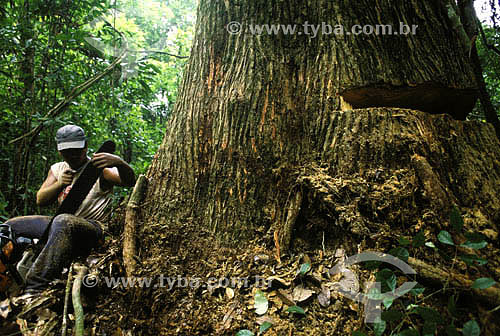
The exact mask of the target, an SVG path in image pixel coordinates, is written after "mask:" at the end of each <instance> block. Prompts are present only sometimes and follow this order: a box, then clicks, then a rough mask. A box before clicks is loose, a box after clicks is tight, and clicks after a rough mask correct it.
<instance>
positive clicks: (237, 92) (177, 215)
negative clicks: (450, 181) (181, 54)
mask: <svg viewBox="0 0 500 336" xmlns="http://www.w3.org/2000/svg"><path fill="white" fill-rule="evenodd" d="M367 9H369V10H368V11H367ZM410 18H412V19H410ZM231 21H237V22H241V23H243V26H246V25H248V24H250V23H256V24H264V23H269V24H278V23H281V24H299V25H300V24H303V23H305V22H309V23H315V24H317V23H321V22H326V23H328V24H330V25H332V26H335V25H336V24H343V25H344V26H345V27H351V26H352V25H354V24H361V25H365V24H372V25H375V24H392V25H393V26H394V27H395V29H399V25H400V22H404V23H405V24H406V25H408V26H410V27H411V26H412V25H418V29H417V34H416V35H403V36H402V35H398V36H384V35H378V36H377V35H368V36H364V35H359V36H353V35H350V36H349V35H344V36H340V35H338V36H337V35H333V34H332V35H321V34H318V36H317V37H316V38H311V36H307V35H304V34H301V35H298V34H296V35H293V36H290V35H288V36H287V35H284V34H279V35H277V36H276V35H266V34H262V35H260V36H254V35H252V34H250V33H247V34H240V35H230V34H229V33H228V32H227V31H226V29H225V27H226V25H227V24H228V23H229V22H231ZM431 27H432V29H431ZM301 28H302V27H299V29H301ZM349 29H350V28H349ZM196 32H197V33H196V38H195V42H194V46H193V51H192V56H191V60H190V63H189V67H188V69H187V71H186V75H185V78H184V82H183V85H182V88H181V92H180V95H179V100H178V102H177V106H176V109H175V112H174V116H173V119H172V120H171V121H170V123H169V125H168V127H167V129H168V131H167V134H166V136H165V140H164V142H163V144H162V145H161V148H160V150H159V151H158V154H157V156H156V158H155V160H154V162H153V165H152V168H151V169H150V172H149V177H150V178H151V179H152V181H153V182H152V185H151V187H150V191H149V195H148V200H149V203H148V204H150V208H149V211H148V212H147V213H148V219H149V220H151V222H162V223H163V222H164V224H168V225H170V224H172V225H176V224H178V223H182V222H184V221H186V220H187V218H192V219H193V221H194V223H196V224H193V225H199V227H200V228H207V229H210V230H211V231H212V232H213V233H214V234H216V235H217V236H219V237H221V238H222V239H223V241H225V242H231V241H232V240H235V239H236V238H238V239H244V238H248V237H251V236H252V234H253V232H254V230H255V228H256V227H258V226H264V227H266V228H269V227H271V226H275V227H276V229H278V230H279V229H280V228H281V226H282V225H283V223H284V222H286V216H287V211H288V210H287V205H288V204H289V200H290V198H291V197H290V193H293V192H295V191H293V186H294V185H295V184H296V179H297V174H299V173H300V172H301V169H302V168H301V167H303V166H312V165H314V164H316V165H318V166H319V165H321V164H322V163H326V164H329V165H330V167H331V169H330V174H332V176H336V175H337V174H339V173H340V172H342V173H345V174H352V173H358V174H360V175H361V176H365V175H366V173H367V171H368V170H370V169H377V168H379V169H388V168H391V169H393V170H397V169H403V168H410V166H409V164H410V160H409V158H410V157H411V155H412V154H413V153H414V152H415V151H417V150H418V151H424V148H420V149H419V148H418V147H417V148H415V149H412V148H409V147H408V142H407V141H404V138H406V137H409V138H411V139H413V140H412V141H417V142H418V143H420V142H422V141H425V140H426V138H425V137H423V136H422V135H419V134H413V132H414V131H415V130H416V129H413V130H412V129H411V128H410V125H409V124H408V122H407V121H406V120H413V118H416V120H420V119H422V118H425V119H422V120H420V121H419V122H420V123H425V122H426V120H441V119H442V118H444V117H438V118H437V119H429V117H428V116H427V115H426V114H425V113H420V114H418V113H414V112H411V111H402V110H398V109H395V110H393V111H391V110H390V109H385V110H382V111H384V112H380V110H373V109H366V110H361V111H356V112H347V113H341V112H339V110H341V109H342V107H344V109H346V108H345V107H346V106H349V105H350V106H352V107H379V106H397V107H406V108H414V109H417V108H418V109H420V110H423V111H427V112H448V113H450V114H451V115H453V116H455V117H456V118H459V119H461V118H463V117H464V116H465V115H466V114H467V113H468V112H469V111H470V110H471V109H472V107H473V104H474V102H475V88H474V86H473V84H471V83H473V75H472V72H471V69H470V66H469V63H468V60H467V58H466V52H465V50H463V49H462V48H461V47H460V43H459V39H458V37H457V35H456V33H455V30H453V29H452V28H451V27H450V26H449V25H448V17H447V11H446V8H444V7H443V6H442V4H441V3H440V2H428V1H408V2H405V3H404V5H402V6H400V7H399V8H397V9H395V8H393V4H392V2H390V1H375V2H374V1H357V2H356V3H353V2H352V1H349V2H347V1H341V2H338V1H335V2H332V1H315V2H303V1H294V2H292V3H287V4H283V3H282V2H276V1H242V2H239V3H238V5H236V4H234V3H233V2H224V1H201V2H200V7H199V20H198V24H197V30H196ZM377 111H378V112H377ZM380 113H382V116H383V117H381V116H380ZM393 114H395V115H396V116H392V115H393ZM382 121H384V122H386V123H387V124H386V125H389V126H390V127H389V126H388V127H389V128H386V129H383V128H382V125H381V124H380V123H381V122H382ZM450 122H451V120H450ZM445 124H446V123H445ZM391 127H392V128H391ZM429 127H431V128H432V127H434V126H433V125H432V123H430V122H429ZM479 129H480V127H478V130H479ZM421 131H427V130H426V129H421ZM351 132H354V133H353V134H352V137H347V136H346V135H347V134H350V133H351ZM376 134H380V137H378V138H376V137H375V135H376ZM332 136H333V137H332ZM471 136H472V135H471ZM463 138H464V135H462V134H457V139H463ZM485 141H486V140H485ZM491 141H493V140H491ZM430 145H431V144H430ZM362 151H366V155H364V156H363V155H361V154H363V153H360V152H362ZM453 155H455V154H453ZM456 155H460V153H458V154H456ZM405 157H406V158H407V160H404V158H405ZM434 161H435V162H436V163H439V164H440V165H442V164H443V162H439V161H440V157H439V156H438V157H436V158H435V159H434ZM429 162H431V163H432V162H433V161H432V160H430V161H429ZM446 168H447V167H446V166H445V167H444V169H446ZM450 168H456V167H450ZM455 189H456V188H455ZM455 198H457V197H456V196H455V197H454V198H453V199H455ZM443 210H446V209H443Z"/></svg>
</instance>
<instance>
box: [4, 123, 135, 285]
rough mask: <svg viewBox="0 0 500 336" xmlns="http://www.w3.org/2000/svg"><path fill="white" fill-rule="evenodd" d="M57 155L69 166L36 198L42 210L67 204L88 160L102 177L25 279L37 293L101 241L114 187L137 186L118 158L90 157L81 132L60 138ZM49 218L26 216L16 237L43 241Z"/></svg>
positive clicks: (15, 226)
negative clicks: (103, 221) (99, 169)
mask: <svg viewBox="0 0 500 336" xmlns="http://www.w3.org/2000/svg"><path fill="white" fill-rule="evenodd" d="M56 142H57V150H58V151H59V154H60V155H61V157H62V159H63V160H64V161H61V162H58V163H55V164H54V165H52V166H51V167H50V170H49V173H48V175H47V178H46V179H45V181H44V182H43V184H42V186H41V187H40V190H38V193H37V195H36V196H37V200H36V201H37V204H38V205H40V206H45V205H49V204H51V203H53V202H54V201H56V200H57V201H58V203H59V204H61V203H62V201H63V200H64V198H65V197H66V195H67V194H68V192H69V191H70V190H71V187H72V185H73V183H74V181H75V180H76V178H77V177H78V176H79V175H80V173H81V172H82V170H83V167H84V166H85V163H87V162H88V161H89V160H90V161H91V162H92V163H93V164H94V166H96V167H97V168H103V171H102V174H101V176H100V178H99V179H98V180H97V182H96V183H95V184H94V186H93V187H92V189H91V190H90V192H89V194H88V195H87V197H86V198H85V199H84V201H83V202H82V204H81V205H80V207H79V208H78V210H77V211H76V213H75V214H74V215H70V214H61V215H58V216H57V217H56V218H54V220H53V222H52V225H51V227H50V230H49V232H48V239H47V242H46V243H45V245H44V246H43V249H42V250H41V252H40V254H39V255H38V257H37V258H36V260H35V261H34V263H33V265H32V266H31V268H30V269H29V271H28V273H27V275H26V289H27V291H28V292H37V291H39V290H41V289H44V288H45V287H46V286H47V284H48V283H49V282H50V281H52V280H53V279H54V278H56V277H57V276H58V275H59V274H60V273H61V271H62V269H63V268H64V267H67V266H69V264H70V263H71V261H72V260H73V258H74V257H76V256H79V255H88V253H89V252H90V250H91V249H92V248H93V247H96V246H97V245H98V244H99V242H100V241H101V240H102V236H103V233H102V229H101V225H100V224H99V221H101V220H102V219H103V218H104V217H105V216H106V214H107V212H106V207H107V206H108V205H109V204H110V202H111V195H112V190H113V186H114V185H120V186H127V187H130V186H133V185H134V183H135V175H134V171H133V170H132V168H131V167H130V166H129V165H128V164H127V163H126V162H125V161H124V160H123V159H122V158H120V157H119V156H116V155H113V154H109V153H97V154H94V156H93V157H92V158H90V157H88V156H87V149H88V147H87V140H86V137H85V133H84V131H83V129H82V128H81V127H78V126H75V125H66V126H64V127H61V128H60V129H59V130H58V131H57V133H56ZM50 219H51V217H49V216H22V217H16V218H12V219H10V220H8V221H7V222H5V224H7V225H9V226H10V228H11V230H12V231H13V233H14V234H15V236H17V237H26V238H32V239H34V238H38V239H40V238H41V237H42V235H43V233H44V232H45V229H46V228H47V226H48V224H49V222H50Z"/></svg>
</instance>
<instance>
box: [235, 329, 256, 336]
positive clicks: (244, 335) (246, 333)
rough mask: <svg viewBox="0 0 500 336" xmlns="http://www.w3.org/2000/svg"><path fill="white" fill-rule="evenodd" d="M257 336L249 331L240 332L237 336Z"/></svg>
mask: <svg viewBox="0 0 500 336" xmlns="http://www.w3.org/2000/svg"><path fill="white" fill-rule="evenodd" d="M254 335H255V334H254V333H253V332H251V331H250V330H248V329H243V330H240V331H238V333H237V334H236V336H254Z"/></svg>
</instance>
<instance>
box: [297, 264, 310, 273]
mask: <svg viewBox="0 0 500 336" xmlns="http://www.w3.org/2000/svg"><path fill="white" fill-rule="evenodd" d="M310 269H311V264H309V263H303V264H302V265H300V270H299V275H305V274H306V273H307V272H309V270H310Z"/></svg>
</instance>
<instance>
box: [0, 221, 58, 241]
mask: <svg viewBox="0 0 500 336" xmlns="http://www.w3.org/2000/svg"><path fill="white" fill-rule="evenodd" d="M50 218H51V217H49V216H21V217H14V218H11V219H9V220H8V221H6V222H5V223H4V224H6V225H9V226H10V228H11V229H12V231H13V232H14V234H15V235H16V237H26V238H31V239H35V238H38V239H40V238H41V237H42V234H43V232H44V231H45V228H46V227H47V225H48V224H49V222H50Z"/></svg>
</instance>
